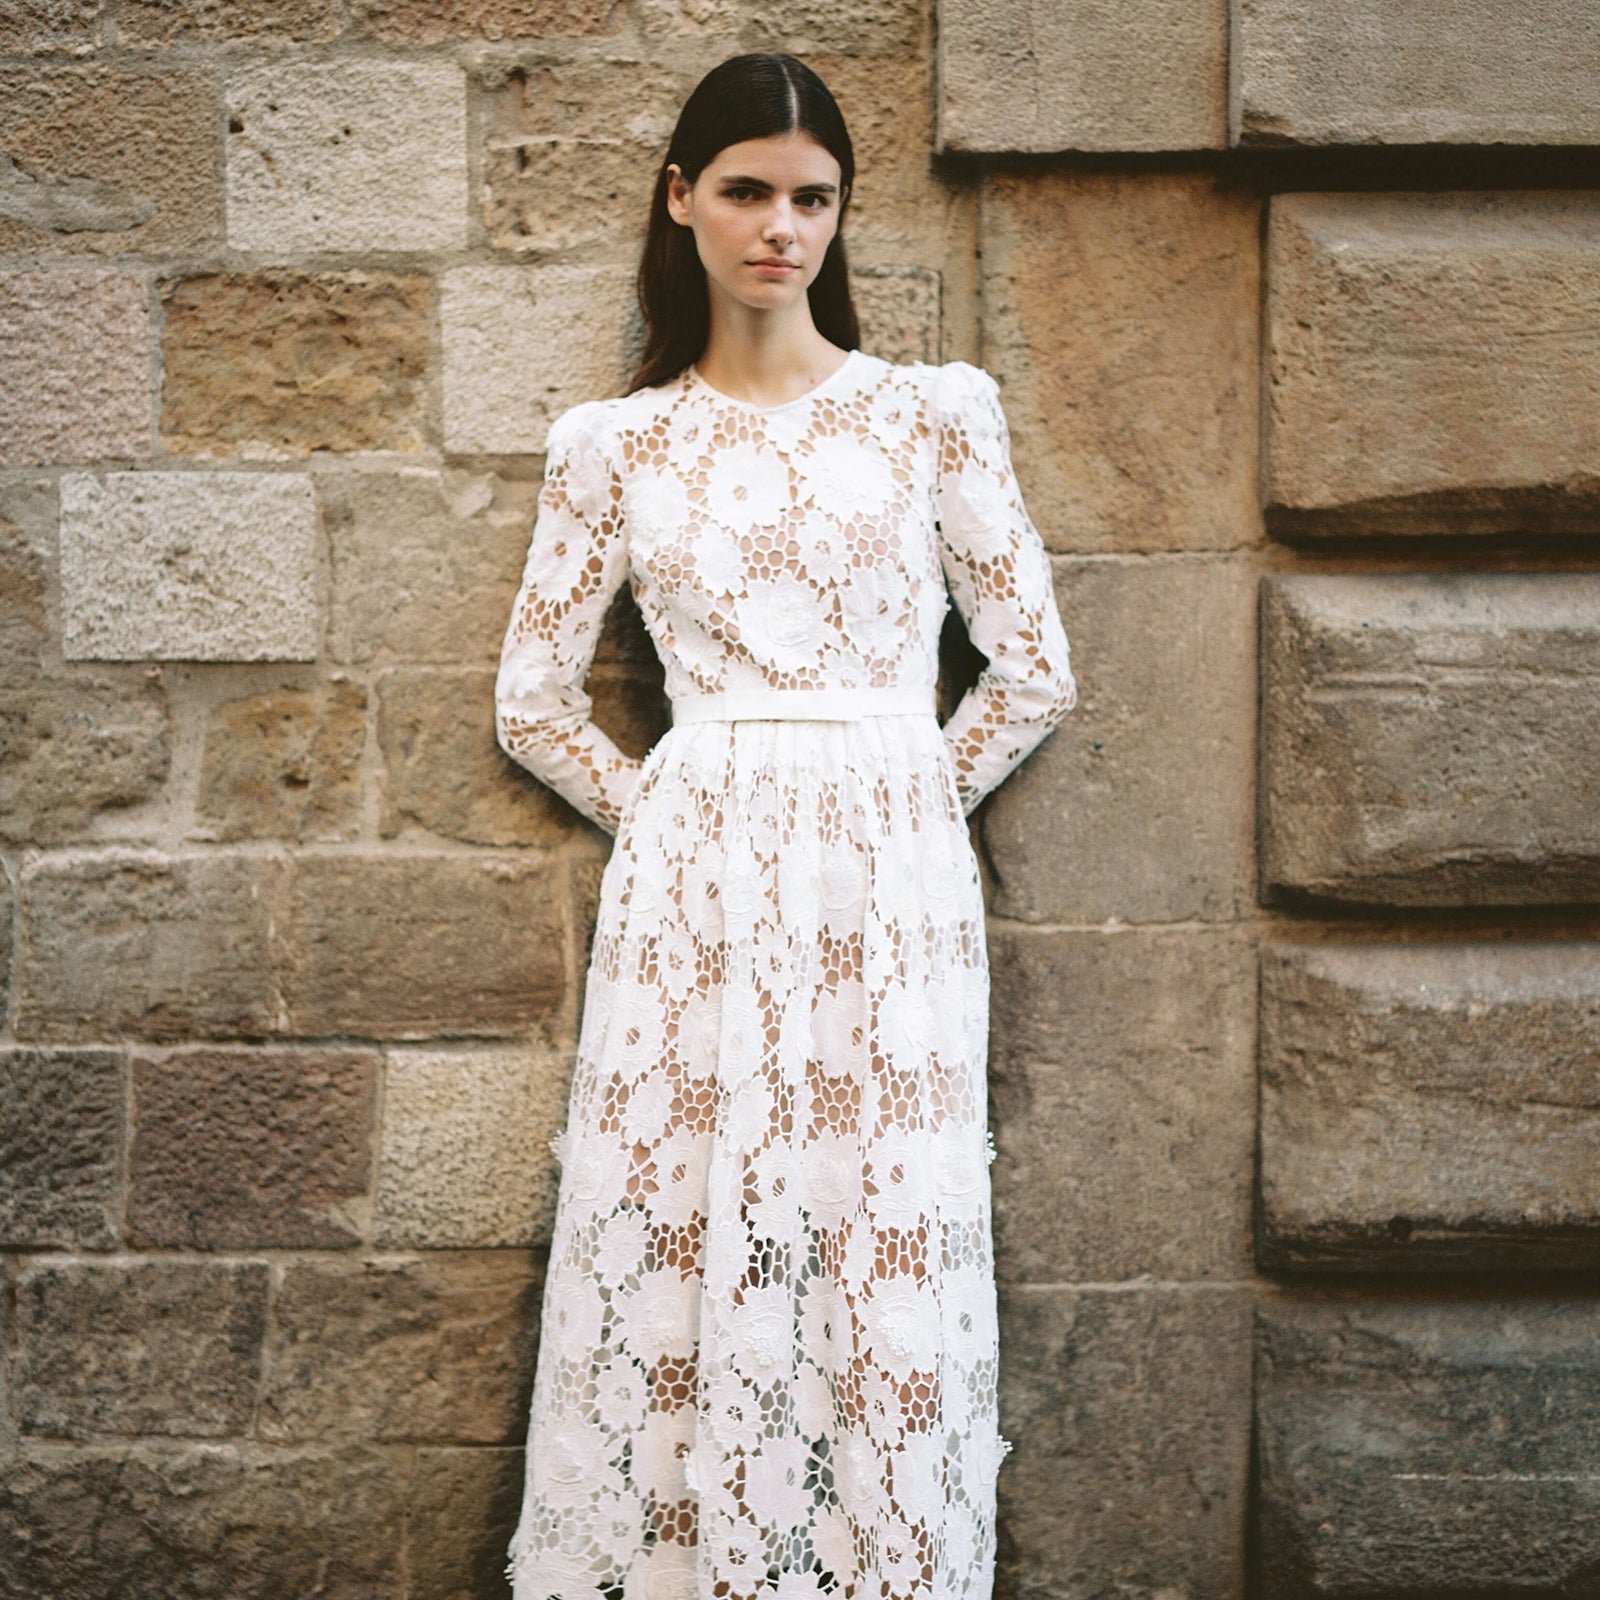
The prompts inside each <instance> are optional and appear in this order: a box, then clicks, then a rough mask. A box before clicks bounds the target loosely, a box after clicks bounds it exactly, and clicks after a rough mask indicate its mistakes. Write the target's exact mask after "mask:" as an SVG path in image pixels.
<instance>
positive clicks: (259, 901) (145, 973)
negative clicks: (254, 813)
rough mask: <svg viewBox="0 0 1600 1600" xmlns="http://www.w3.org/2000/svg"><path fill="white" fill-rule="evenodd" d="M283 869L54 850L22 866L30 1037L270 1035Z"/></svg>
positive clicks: (21, 1010)
mask: <svg viewBox="0 0 1600 1600" xmlns="http://www.w3.org/2000/svg"><path fill="white" fill-rule="evenodd" d="M276 872H277V867H276V864H275V863H273V862H272V861H270V860H264V859H262V858H261V857H259V856H232V855H220V854H219V855H193V856H179V857H175V858H166V857H160V856H153V855H135V854H124V853H118V854H114V855H107V856H99V857H87V858H85V857H77V856H72V857H66V858H60V859H58V858H52V857H49V856H45V857H42V858H39V859H36V860H34V861H31V862H28V863H26V864H25V865H24V867H23V870H22V929H23V936H22V947H21V949H20V951H19V952H18V961H17V965H18V967H19V968H20V971H19V973H18V978H17V1000H16V1008H17V1010H16V1032H17V1035H18V1037H19V1038H22V1039H41V1040H69V1041H70V1040H77V1039H84V1040H96V1039H105V1038H116V1037H117V1036H119V1035H131V1036H132V1037H135V1038H141V1039H184V1038H200V1039H211V1038H227V1037H229V1036H237V1035H241V1034H243V1035H262V1034H267V1033H270V1032H271V1031H272V1030H273V1029H274V1027H275V1026H276V1023H277V998H276V995H275V992H274V988H273V982H272V974H271V971H270V969H269V965H268V949H267V940H268V929H269V926H270V922H271V914H270V904H269V900H270V894H269V891H270V888H271V884H272V881H273V878H274V876H275V874H276Z"/></svg>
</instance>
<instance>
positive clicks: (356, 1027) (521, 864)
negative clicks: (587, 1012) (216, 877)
mask: <svg viewBox="0 0 1600 1600" xmlns="http://www.w3.org/2000/svg"><path fill="white" fill-rule="evenodd" d="M278 937H279V939H280V940H281V957H280V959H279V963H278V965H279V978H280V984H281V991H282V997H283V1002H284V1005H285V1008H286V1012H287V1015H288V1018H289V1030H288V1031H290V1032H293V1033H299V1034H327V1033H353V1034H358V1035H363V1036H365V1037H367V1038H376V1039H416V1038H429V1037H435V1036H447V1035H460V1034H477V1035H483V1036H491V1037H492V1036H494V1035H497V1034H502V1035H503V1034H508V1033H515V1034H522V1033H524V1032H526V1031H527V1030H528V1029H529V1028H530V1027H533V1026H535V1025H537V1024H539V1023H541V1022H546V1021H548V1020H549V1018H550V1017H551V1016H552V1015H553V1014H554V1013H555V1012H556V1011H557V1010H558V1009H559V1007H560V1006H561V1003H562V999H563V991H564V989H565V987H566V972H565V961H564V957H563V953H562V933H561V908H560V905H559V903H558V901H557V897H556V894H555V885H554V880H553V878H552V870H551V868H550V867H549V866H547V865H545V864H543V863H541V862H538V861H518V860H515V859H507V858H504V857H501V858H494V857H490V858H484V857H480V856H467V855H410V854H407V855H379V856H349V855H329V856H302V857H301V858H300V859H299V860H298V861H296V862H295V864H294V869H293V875H292V878H291V881H290V890H289V896H288V904H287V907H286V910H285V913H284V917H283V920H282V922H281V923H280V924H279V931H278Z"/></svg>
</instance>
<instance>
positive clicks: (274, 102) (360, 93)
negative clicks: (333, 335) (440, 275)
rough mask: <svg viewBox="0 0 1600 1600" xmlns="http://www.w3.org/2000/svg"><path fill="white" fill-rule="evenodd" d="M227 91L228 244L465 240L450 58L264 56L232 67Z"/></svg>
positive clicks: (399, 245) (454, 243) (274, 250)
mask: <svg viewBox="0 0 1600 1600" xmlns="http://www.w3.org/2000/svg"><path fill="white" fill-rule="evenodd" d="M225 96H226V100H227V108H228V242H229V244H231V245H232V246H233V247H234V248H235V249H240V250H254V251H259V252H263V253H266V254H270V255H272V256H275V257H277V258H278V259H282V258H283V256H284V255H285V254H287V253H289V252H291V251H297V250H459V249H463V248H464V247H465V246H466V243H467V142H466V141H467V100H466V80H465V78H464V77H463V76H462V73H461V69H460V68H459V67H457V66H455V65H454V64H453V63H451V62H449V61H410V62H402V61H360V60H341V61H331V62H320V63H309V62H299V61H296V62H271V63H267V62H263V63H258V64H256V65H253V66H248V67H240V68H238V69H236V70H235V71H233V72H231V73H230V74H229V75H228V79H227V88H226V91H225Z"/></svg>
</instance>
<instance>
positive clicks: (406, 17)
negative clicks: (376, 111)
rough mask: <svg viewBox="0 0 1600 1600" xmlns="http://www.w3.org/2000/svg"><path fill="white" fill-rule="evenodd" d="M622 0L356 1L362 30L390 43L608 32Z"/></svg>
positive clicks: (355, 13) (355, 22) (354, 18)
mask: <svg viewBox="0 0 1600 1600" xmlns="http://www.w3.org/2000/svg"><path fill="white" fill-rule="evenodd" d="M616 12H617V6H616V0H352V3H351V6H350V15H351V19H352V22H353V25H354V28H355V31H356V32H357V33H358V34H362V35H365V36H367V37H370V38H374V39H382V40H383V41H384V42H385V43H386V44H441V43H443V42H444V41H445V40H447V39H544V38H557V39H566V38H571V37H573V36H574V35H583V34H589V33H605V32H606V31H607V28H608V24H609V23H610V21H611V19H612V18H613V17H614V16H615V15H616Z"/></svg>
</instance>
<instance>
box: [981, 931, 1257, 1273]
mask: <svg viewBox="0 0 1600 1600" xmlns="http://www.w3.org/2000/svg"><path fill="white" fill-rule="evenodd" d="M989 937H990V942H991V959H992V963H993V983H994V999H993V1005H992V1018H993V1020H992V1024H991V1039H992V1043H991V1047H990V1064H989V1081H990V1096H991V1098H990V1105H991V1107H992V1111H993V1118H994V1122H995V1127H996V1148H997V1150H998V1152H999V1154H998V1158H997V1159H996V1161H995V1163H994V1165H993V1167H992V1168H991V1169H990V1174H991V1178H992V1181H993V1184H994V1229H995V1250H996V1266H997V1270H998V1273H999V1276H1000V1279H1001V1281H1002V1282H1004V1283H1017V1282H1023V1283H1026V1282H1033V1283H1074V1282H1077V1283H1082V1282H1101V1283H1104V1282H1114V1281H1117V1280H1120V1279H1124V1278H1132V1277H1136V1276H1137V1275H1138V1274H1140V1273H1148V1274H1150V1275H1151V1276H1152V1277H1155V1278H1160V1279H1167V1280H1171V1279H1184V1278H1222V1279H1236V1278H1239V1277H1242V1276H1244V1275H1245V1274H1246V1273H1247V1272H1248V1271H1249V1267H1250V1226H1251V1199H1252V1196H1251V1178H1252V1171H1251V1169H1252V1165H1253V1162H1254V1156H1255V1111H1256V1094H1255V1075H1254V1070H1253V1069H1254V1063H1253V1061H1252V1059H1251V1049H1250V1045H1251V1030H1252V1021H1253V1019H1252V1016H1251V1004H1250V1000H1251V993H1250V991H1251V987H1252V986H1251V976H1252V971H1251V969H1252V967H1253V965H1254V963H1253V961H1252V959H1251V954H1250V948H1249V944H1248V942H1247V941H1245V940H1244V939H1242V938H1240V937H1239V936H1238V935H1236V934H1235V933H1233V932H1231V931H1226V932H1225V931H1221V930H1218V931H1216V932H1199V933H1167V932H1160V933H1157V932H1147V931H1143V930H1129V931H1126V932H1120V933H1039V932H1034V931H1033V930H1031V929H1025V928H1016V927H1007V926H1006V925H1004V924H1000V925H999V926H997V927H996V928H994V929H992V930H991V932H990V936H989Z"/></svg>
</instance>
